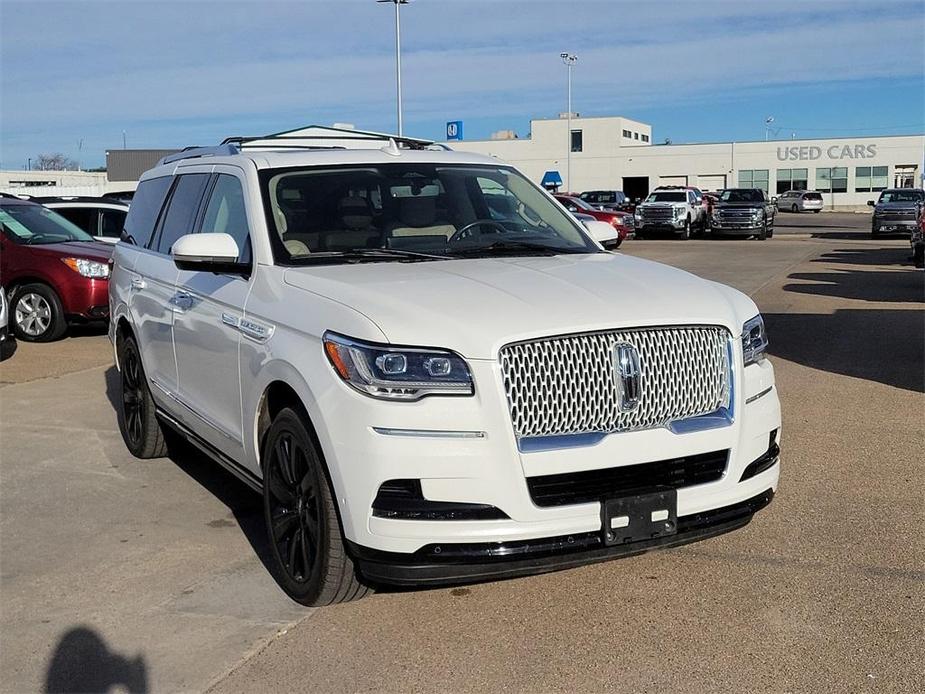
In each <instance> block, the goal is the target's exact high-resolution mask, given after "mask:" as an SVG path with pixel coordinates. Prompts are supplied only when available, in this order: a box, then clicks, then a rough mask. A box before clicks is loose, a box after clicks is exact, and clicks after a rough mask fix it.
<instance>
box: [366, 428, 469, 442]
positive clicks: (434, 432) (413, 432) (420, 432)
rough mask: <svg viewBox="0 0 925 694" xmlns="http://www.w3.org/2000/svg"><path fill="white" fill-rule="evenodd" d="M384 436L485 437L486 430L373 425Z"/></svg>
mask: <svg viewBox="0 0 925 694" xmlns="http://www.w3.org/2000/svg"><path fill="white" fill-rule="evenodd" d="M372 430H373V431H375V432H376V433H377V434H381V435H382V436H407V437H411V438H433V439H484V438H485V432H484V431H442V430H438V429H392V428H389V427H372Z"/></svg>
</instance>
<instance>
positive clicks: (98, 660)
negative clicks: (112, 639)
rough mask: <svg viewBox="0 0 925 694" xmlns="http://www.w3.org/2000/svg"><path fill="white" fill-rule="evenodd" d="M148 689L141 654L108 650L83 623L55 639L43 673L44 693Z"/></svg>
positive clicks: (140, 691)
mask: <svg viewBox="0 0 925 694" xmlns="http://www.w3.org/2000/svg"><path fill="white" fill-rule="evenodd" d="M114 687H118V688H119V691H129V692H132V693H133V694H144V693H145V692H147V691H148V668H147V666H146V665H145V659H144V657H143V656H141V655H137V656H135V657H134V658H127V657H125V656H123V655H120V654H119V653H115V652H113V651H110V650H109V647H108V646H107V645H106V642H105V641H104V640H103V638H102V637H101V636H100V635H99V634H98V633H96V631H94V630H93V629H91V628H90V627H87V626H79V627H74V628H72V629H69V630H68V631H67V632H65V634H64V635H63V636H62V637H61V639H60V640H59V641H58V645H57V646H55V652H54V654H52V657H51V661H49V663H48V671H47V672H46V674H45V690H44V691H45V692H46V694H63V693H64V692H81V693H82V692H108V691H110V690H112V689H113V688H114Z"/></svg>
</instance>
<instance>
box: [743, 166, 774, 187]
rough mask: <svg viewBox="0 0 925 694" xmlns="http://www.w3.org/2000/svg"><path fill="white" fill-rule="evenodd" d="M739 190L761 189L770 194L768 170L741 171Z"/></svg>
mask: <svg viewBox="0 0 925 694" xmlns="http://www.w3.org/2000/svg"><path fill="white" fill-rule="evenodd" d="M739 188H761V190H763V191H764V192H765V193H767V192H768V170H767V169H741V170H740V171H739Z"/></svg>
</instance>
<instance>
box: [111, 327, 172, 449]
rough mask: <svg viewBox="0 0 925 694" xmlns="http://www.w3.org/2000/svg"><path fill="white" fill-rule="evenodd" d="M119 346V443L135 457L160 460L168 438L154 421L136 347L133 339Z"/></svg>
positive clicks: (123, 340) (151, 402) (149, 394)
mask: <svg viewBox="0 0 925 694" xmlns="http://www.w3.org/2000/svg"><path fill="white" fill-rule="evenodd" d="M118 345H119V347H118V351H119V367H120V369H119V373H120V377H121V396H122V397H121V405H122V406H121V407H120V408H119V413H118V414H119V430H120V431H121V432H122V440H123V441H125V445H126V447H127V448H128V449H129V451H130V452H131V454H132V455H134V456H135V457H136V458H162V457H163V456H165V455H167V436H166V432H165V430H164V429H163V427H162V426H161V423H160V422H159V421H158V420H157V413H156V407H155V405H154V400H153V399H152V398H151V391H150V389H149V388H148V381H147V379H146V378H145V371H144V366H143V365H142V363H141V353H140V352H139V350H138V344H137V343H136V342H135V338H133V337H123V338H120V339H119V343H118Z"/></svg>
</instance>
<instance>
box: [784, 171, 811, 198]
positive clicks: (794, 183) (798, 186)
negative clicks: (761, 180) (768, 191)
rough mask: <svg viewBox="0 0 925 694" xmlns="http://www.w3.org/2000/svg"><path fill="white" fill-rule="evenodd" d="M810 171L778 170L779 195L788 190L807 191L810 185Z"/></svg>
mask: <svg viewBox="0 0 925 694" xmlns="http://www.w3.org/2000/svg"><path fill="white" fill-rule="evenodd" d="M808 174H809V169H778V170H777V194H778V195H780V194H781V193H786V192H787V191H788V190H806V188H807V185H808V184H809V179H808Z"/></svg>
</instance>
